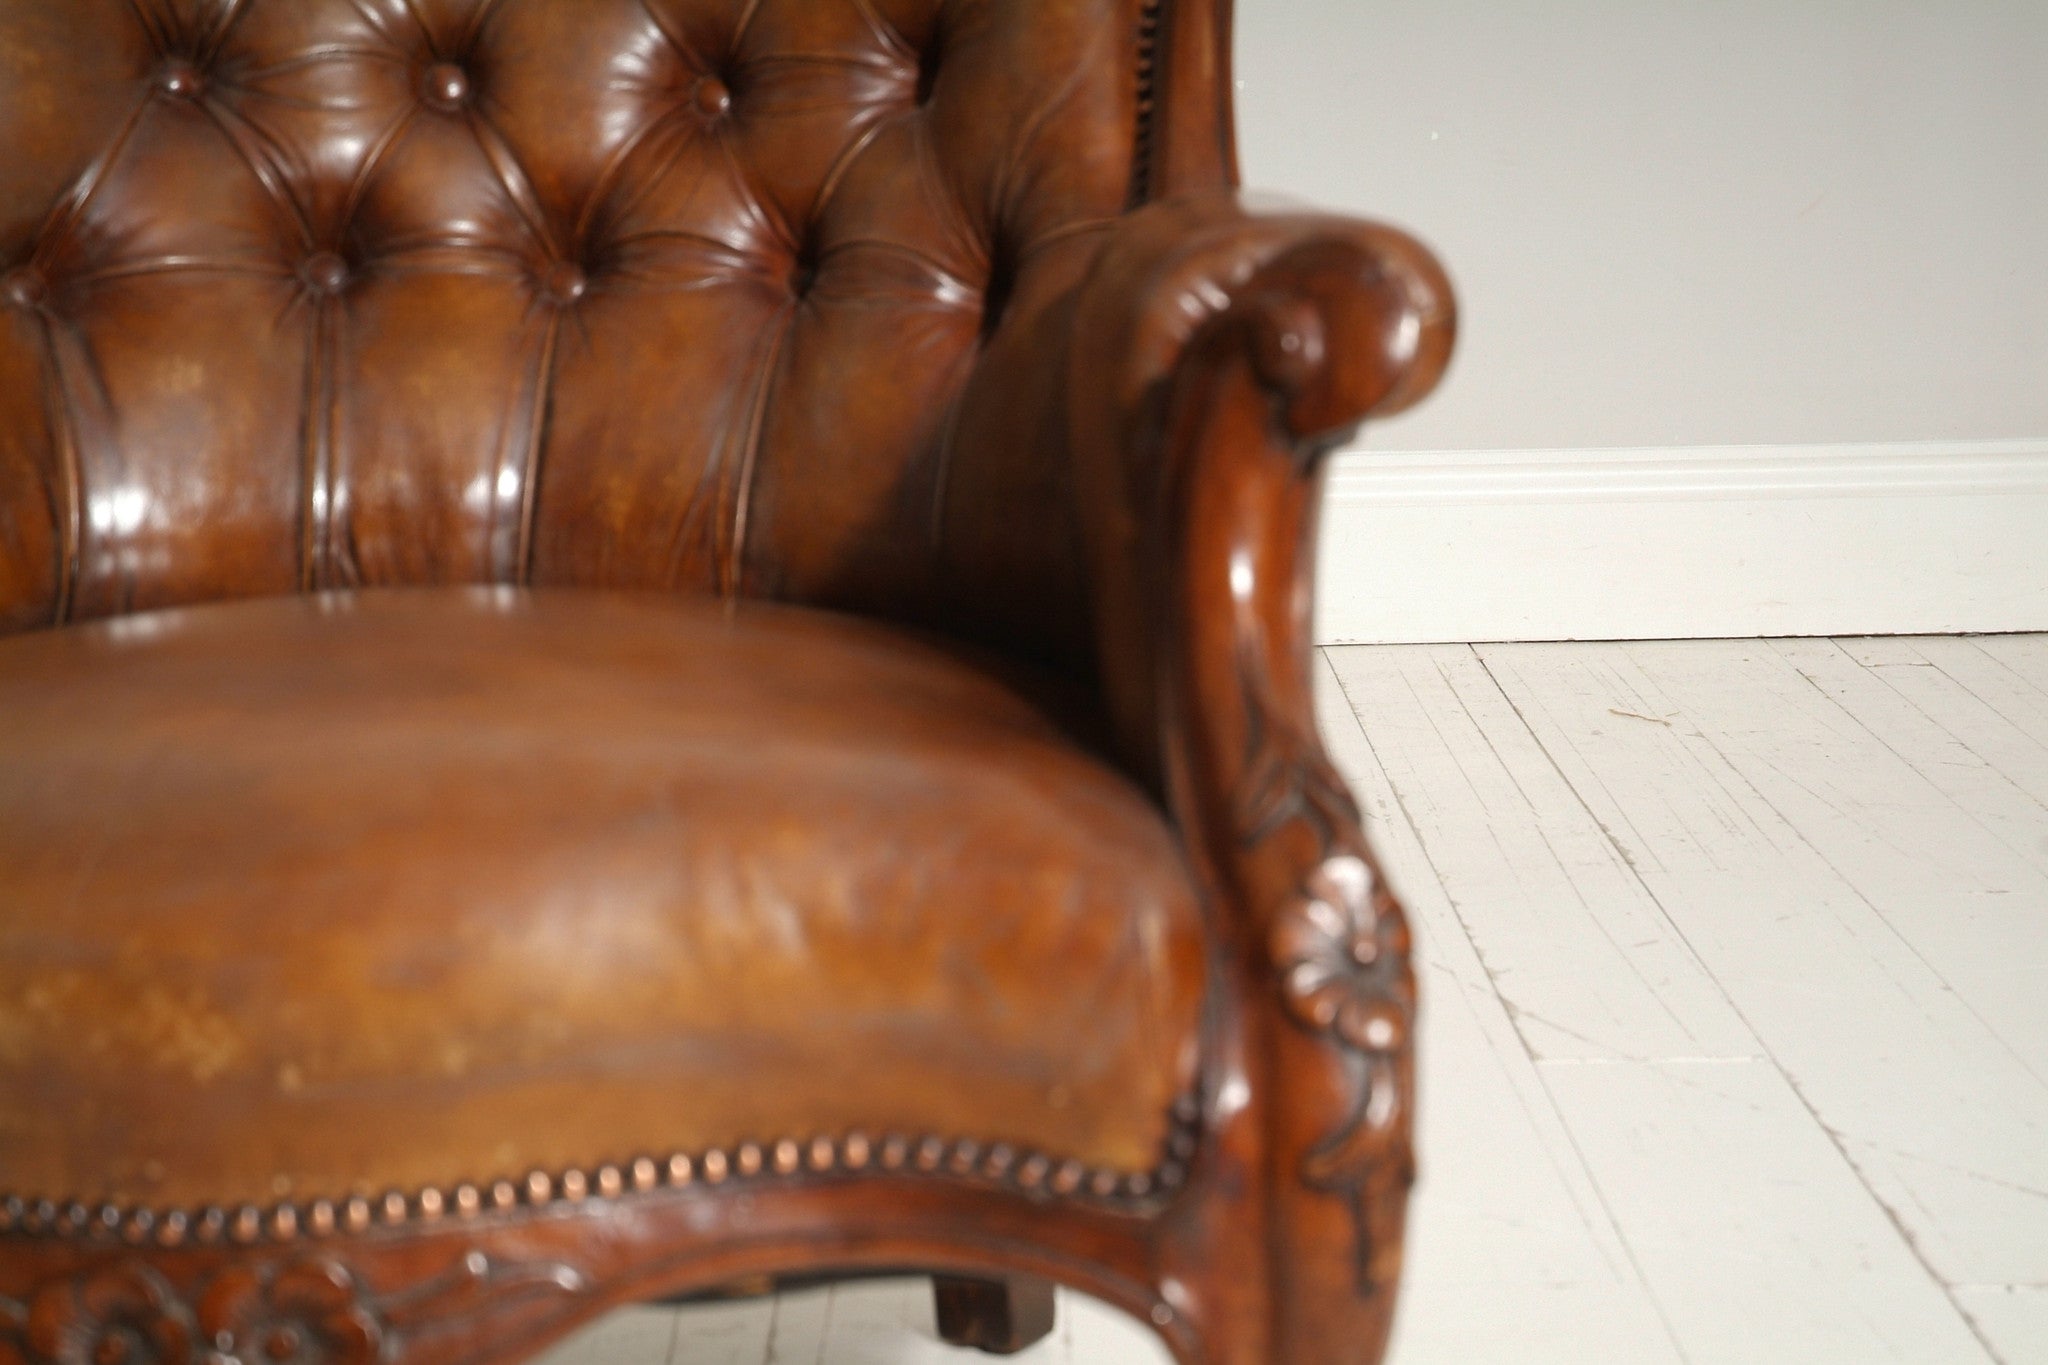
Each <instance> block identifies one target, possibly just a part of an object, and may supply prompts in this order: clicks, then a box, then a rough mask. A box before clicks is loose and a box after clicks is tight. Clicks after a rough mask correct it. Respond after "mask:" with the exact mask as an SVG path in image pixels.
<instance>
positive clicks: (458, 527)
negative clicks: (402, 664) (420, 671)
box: [0, 0, 1140, 652]
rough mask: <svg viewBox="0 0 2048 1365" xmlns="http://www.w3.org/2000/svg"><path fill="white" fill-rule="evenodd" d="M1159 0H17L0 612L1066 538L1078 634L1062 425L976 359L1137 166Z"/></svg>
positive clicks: (938, 586)
mask: <svg viewBox="0 0 2048 1365" xmlns="http://www.w3.org/2000/svg"><path fill="white" fill-rule="evenodd" d="M1137 16H1138V3H1137V0H1029V2H1028V3H1019V2H1018V0H648V2H647V3H644V4H643V3H642V0H574V2H573V3H570V2H568V0H498V2H497V3H491V2H490V0H177V2H176V3H173V2H172V0H65V3H48V2H47V0H0V148H4V151H5V155H4V156H0V628H5V627H6V626H8V625H13V626H16V627H19V626H28V625H37V624H44V623H49V622H61V621H64V620H70V619H78V618H85V617H92V616H100V615H105V614H108V613H112V612H120V611H129V610H136V609H142V608H148V607H153V606H159V605H164V604H170V603H180V602H191V601H198V600H206V599H210V598H216V597H222V596H230V595H247V594H253V593H266V592H270V593H274V592H289V591H292V590H294V589H300V588H321V587H329V586H353V585H380V584H382V585H389V584H422V583H459V582H497V583H523V582H529V581H530V582H533V583H536V584H579V585H608V586H635V587H680V588H693V589H705V588H710V589H715V590H718V591H721V592H726V593H736V592H744V593H748V594H756V595H769V596H777V597H786V598H793V599H797V600H802V601H807V602H812V603H821V604H828V605H838V606H848V607H861V608H867V609H871V610H879V611H885V612H889V613H892V614H896V615H899V616H914V617H919V618H930V617H934V616H936V615H939V614H941V613H942V612H943V611H944V610H945V609H946V604H947V603H948V602H957V601H958V600H959V599H961V598H963V597H965V598H972V599H973V600H975V601H977V602H978V604H979V607H980V613H979V614H980V615H981V616H985V615H986V614H987V613H988V612H989V611H990V610H991V597H990V594H989V592H988V591H987V590H986V589H987V588H988V587H989V586H990V585H991V584H995V583H1014V582H1016V581H1018V580H1019V579H1024V578H1028V579H1030V580H1031V581H1033V582H1034V584H1035V585H1036V589H1037V594H1036V595H1035V600H1033V601H1031V603H1030V604H1029V605H1027V606H1025V607H1024V608H1023V610H1022V611H1021V612H1020V613H1019V616H1020V618H1021V619H1022V620H1024V621H1028V622H1035V624H1034V625H1033V629H1034V631H1035V632H1036V633H1037V634H1038V635H1039V636H1040V637H1043V638H1046V639H1053V638H1055V637H1056V638H1057V639H1059V640H1065V641H1067V642H1072V641H1075V640H1078V639H1080V638H1081V637H1082V636H1083V635H1084V634H1085V629H1086V621H1085V616H1084V614H1083V612H1084V607H1083V604H1082V602H1081V600H1080V598H1079V596H1078V592H1077V588H1076V584H1077V581H1078V574H1077V572H1076V565H1077V561H1078V556H1077V555H1076V554H1075V553H1074V552H1073V550H1074V540H1073V534H1074V533H1073V531H1072V528H1071V520H1070V519H1071V498H1070V497H1068V496H1067V491H1066V490H1067V487H1068V470H1067V467H1066V462H1065V461H1064V460H1063V459H1061V458H1059V457H1058V452H1057V451H1055V450H1050V449H1047V448H1045V447H1043V446H1042V445H1037V444H1035V443H1031V442H1024V441H1018V440H1016V439H1015V438H1014V436H1013V435H1012V434H1011V433H1012V432H1013V430H1014V428H1015V427H1016V426H1017V421H1016V416H1017V415H1016V414H1015V413H1014V412H1012V411H1005V410H1003V409H1002V407H1001V406H1000V405H997V406H996V407H995V408H994V409H993V410H991V408H990V405H989V404H987V403H985V402H978V401H977V400H975V399H974V397H973V396H972V395H969V394H968V393H967V389H968V380H969V376H970V373H971V372H972V371H973V369H974V367H975V364H976V361H977V358H978V357H979V356H980V355H981V354H982V353H983V351H984V349H986V348H990V347H996V348H998V349H1000V346H1001V344H1002V343H1003V341H1004V338H1003V335H1002V334H1003V333H1004V331H1005V326H1006V323H1007V322H1008V321H1009V319H1010V318H1011V317H1013V316H1018V317H1022V318H1025V319H1026V320H1027V321H1026V322H1025V323H1024V324H1022V325H1023V326H1024V327H1028V326H1029V322H1028V319H1029V318H1030V317H1032V316H1034V315H1035V314H1036V313H1037V312H1038V311H1039V310H1041V309H1042V308H1043V307H1045V306H1046V303H1047V301H1048V300H1049V299H1051V298H1053V297H1055V296H1056V295H1057V294H1058V293H1059V291H1060V290H1061V289H1063V288H1064V287H1066V286H1069V285H1071V283H1072V281H1073V279H1074V278H1075V276H1076V275H1077V274H1078V273H1079V272H1080V271H1081V270H1082V269H1083V268H1085V265H1086V263H1087V261H1088V259H1089V258H1090V257H1091V255H1092V246H1093V241H1094V238H1095V234H1096V232H1097V230H1098V229H1099V228H1100V227H1102V226H1103V225H1104V223H1105V221H1106V220H1108V219H1109V218H1111V217H1113V216H1114V215H1115V214H1117V213H1118V212H1119V211H1121V209H1122V208H1123V207H1124V204H1125V200H1126V196H1127V194H1128V193H1129V191H1130V186H1131V179H1132V168H1133V151H1132V145H1131V130H1132V128H1133V126H1134V123H1135V117H1136V116H1135V111H1134V104H1135V101H1136V98H1137V94H1136V89H1135V86H1134V84H1133V81H1132V79H1131V72H1132V70H1133V69H1134V65H1135V61H1136V57H1135V49H1136V46H1137V44H1138V42H1139V28H1140V25H1139V22H1138V17H1137ZM622 400H623V401H622ZM997 509H1000V510H1001V512H1002V515H1001V516H997V515H995V512H996V510H997ZM1014 517H1023V518H1025V519H1026V521H1027V523H1028V524H1030V525H1031V526H1033V527H1034V532H1033V534H1032V535H1030V536H1019V535H1016V534H1014V533H1013V532H1006V527H1009V526H1013V525H1015V522H1014V520H1013V519H1012V518H1014ZM977 589H979V591H977ZM1045 594H1050V596H1051V598H1052V602H1053V605H1052V606H1050V607H1049V606H1048V605H1047V603H1046V601H1045V600H1044V595H1045ZM996 600H1000V599H996ZM954 614H955V615H958V614H959V613H957V612H956V613H954ZM982 629H983V630H984V632H985V633H989V634H999V633H1003V632H1002V631H1001V630H1000V623H998V624H997V625H996V626H994V627H991V626H990V625H989V624H988V623H986V622H984V623H983V625H982ZM1019 643H1020V642H1018V641H1016V640H1012V646H1013V647H1015V646H1016V645H1017V644H1019ZM1022 643H1025V644H1029V643H1030V642H1029V641H1024V642H1022ZM1036 647H1038V648H1040V649H1041V652H1042V651H1043V649H1044V648H1045V647H1046V646H1044V645H1039V646H1036Z"/></svg>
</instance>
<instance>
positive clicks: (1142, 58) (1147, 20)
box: [1130, 0, 1165, 208]
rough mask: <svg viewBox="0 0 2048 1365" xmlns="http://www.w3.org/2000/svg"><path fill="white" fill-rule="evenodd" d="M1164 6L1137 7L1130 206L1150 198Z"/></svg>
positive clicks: (1161, 2) (1147, 1)
mask: <svg viewBox="0 0 2048 1365" xmlns="http://www.w3.org/2000/svg"><path fill="white" fill-rule="evenodd" d="M1164 6H1165V0H1144V3H1143V4H1141V5H1140V6H1139V7H1138V63H1137V72H1138V95H1137V107H1138V126H1137V129H1136V132H1135V135H1134V141H1133V143H1132V146H1131V190H1130V203H1131V207H1133V208H1135V207H1137V206H1138V205H1139V204H1143V203H1146V202H1148V201H1149V200H1150V199H1151V198H1152V145H1153V142H1154V141H1155V136H1154V128H1153V125H1154V123H1155V122H1156V118H1155V115H1156V114H1157V112H1158V106H1159V27H1160V23H1161V21H1162V19H1163V17H1164Z"/></svg>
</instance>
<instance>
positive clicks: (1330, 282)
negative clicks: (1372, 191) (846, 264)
mask: <svg viewBox="0 0 2048 1365" xmlns="http://www.w3.org/2000/svg"><path fill="white" fill-rule="evenodd" d="M1072 326H1073V332H1072V343H1071V346H1070V348H1069V351H1068V359H1069V373H1068V377H1067V378H1068V395H1069V400H1068V420H1069V430H1068V439H1069V444H1070V449H1071V450H1072V453H1073V458H1074V460H1075V462H1076V467H1075V476H1076V480H1077V483H1078V485H1079V491H1080V493H1081V499H1080V501H1081V515H1082V519H1083V523H1084V527H1085V530H1086V538H1087V541H1088V552H1089V559H1090V570H1091V578H1092V593H1093V598H1094V607H1095V625H1096V640H1097V652H1098V657H1099V659H1100V661H1101V667H1102V670H1103V674H1104V677H1103V684H1104V687H1105V690H1106V693H1107V696H1108V700H1109V708H1110V711H1111V714H1112V717H1113V721H1114V725H1115V728H1116V732H1117V734H1118V737H1119V742H1120V744H1121V746H1122V749H1123V752H1124V755H1125V757H1126V759H1127V760H1128V761H1129V762H1130V763H1131V764H1132V765H1133V766H1134V767H1135V768H1136V769H1137V770H1139V771H1140V772H1141V773H1144V774H1145V775H1147V776H1149V777H1151V778H1153V779H1154V780H1155V781H1157V780H1162V779H1163V777H1164V775H1165V767H1166V764H1167V759H1168V757H1169V751H1170V750H1171V749H1172V748H1173V747H1174V745H1175V744H1176V743H1177V742H1178V740H1179V738H1181V737H1179V736H1176V735H1175V734H1173V733H1171V732H1170V731H1169V730H1167V729H1163V728H1162V727H1166V726H1170V725H1172V724H1173V723H1174V722H1173V719H1172V715H1173V713H1174V712H1175V711H1176V710H1177V709H1179V708H1177V707H1175V706H1173V705H1171V704H1170V702H1171V699H1172V694H1173V693H1174V692H1175V691H1176V683H1175V680H1174V679H1173V678H1172V677H1170V676H1163V671H1164V672H1166V673H1170V672H1171V671H1172V670H1173V668H1174V667H1176V666H1178V667H1181V668H1185V666H1186V665H1187V663H1188V661H1187V660H1185V659H1181V660H1179V661H1178V662H1177V663H1176V661H1175V660H1174V659H1172V658H1171V657H1170V655H1172V654H1173V653H1174V652H1175V648H1174V645H1173V639H1174V637H1175V635H1176V634H1177V633H1179V632H1178V626H1179V625H1180V624H1182V621H1181V618H1182V617H1183V616H1184V614H1185V613H1186V612H1188V611H1190V610H1197V609H1199V610H1205V611H1212V612H1213V611H1221V610H1223V609H1224V608H1225V607H1226V605H1227V600H1228V599H1226V600H1219V601H1215V602H1213V603H1209V604H1207V605H1206V606H1203V607H1199V608H1198V607H1197V606H1196V604H1194V603H1193V602H1191V601H1190V599H1189V596H1188V593H1189V591H1190V590H1191V589H1193V588H1194V587H1195V584H1196V582H1198V581H1201V580H1204V579H1206V578H1207V577H1209V576H1211V575H1213V574H1214V573H1215V572H1217V571H1224V572H1225V577H1224V582H1223V586H1224V587H1226V588H1229V589H1230V590H1231V594H1232V596H1235V595H1236V594H1238V593H1239V592H1241V591H1244V590H1248V589H1249V588H1251V587H1252V586H1254V585H1250V584H1247V583H1246V582H1245V581H1244V578H1245V574H1246V572H1248V571H1249V570H1250V569H1251V568H1256V567H1257V566H1258V565H1259V564H1260V563H1262V562H1265V561H1273V562H1274V564H1275V567H1274V568H1273V569H1272V570H1271V571H1269V572H1271V573H1277V574H1279V575H1281V576H1282V577H1283V578H1285V579H1286V580H1288V581H1286V582H1284V583H1279V584H1272V583H1269V584H1267V585H1265V586H1266V588H1267V589H1268V590H1273V589H1278V590H1279V595H1280V598H1281V599H1282V606H1283V610H1281V611H1280V612H1279V614H1278V616H1277V617H1275V616H1274V615H1272V614H1271V613H1267V614H1266V615H1265V616H1264V617H1263V618H1262V619H1259V620H1255V621H1248V622H1246V623H1245V624H1247V625H1248V626H1250V627H1251V628H1252V629H1253V633H1254V635H1255V637H1256V638H1253V639H1249V640H1243V639H1241V640H1235V641H1232V642H1230V651H1231V652H1232V653H1233V654H1236V653H1238V652H1239V651H1240V650H1241V649H1243V648H1245V647H1250V648H1253V649H1255V650H1258V651H1261V652H1263V651H1265V650H1269V649H1270V650H1280V651H1284V652H1292V651H1298V650H1301V649H1305V647H1306V643H1307V641H1306V636H1305V632H1306V630H1307V628H1308V622H1307V611H1306V598H1307V595H1308V591H1309V586H1310V585H1309V573H1310V567H1309V561H1308V559H1307V557H1306V551H1307V549H1308V543H1307V542H1308V537H1309V536H1310V535H1312V533H1313V514H1314V511H1315V506H1314V500H1315V487H1314V486H1315V482H1316V475H1317V474H1318V472H1319V466H1320V464H1321V460H1322V456H1323V455H1324V454H1325V453H1327V452H1328V451H1329V450H1330V449H1332V448H1333V447H1335V446H1337V445H1340V444H1342V443H1343V442H1344V441H1346V440H1347V439H1348V438H1349V437H1350V435H1351V433H1352V432H1353V431H1354V430H1355V429H1356V428H1357V426H1358V425H1359V424H1360V423H1361V422H1363V421H1364V420H1365V419H1366V418H1368V417H1372V416H1376V415H1385V414H1389V413H1394V412H1398V411H1400V410H1401V409H1403V408H1405V407H1408V406H1409V405H1411V404H1413V403H1415V402H1417V401H1419V400H1420V399H1421V398H1423V397H1424V396H1425V395H1427V394H1428V392H1429V391H1430V390H1431V389H1432V388H1433V387H1434V386H1435V385H1436V382H1437V380H1438V379H1439V378H1440V377H1441V375H1442V374H1443V371H1444V367H1445V365H1446V363H1447V362H1448V361H1449V358H1450V354H1451V349H1452V343H1453V340H1454V336H1455V331H1456V322H1455V308H1454V304H1453V301H1452V293H1451V287H1450V282H1449V281H1448V280H1447V279H1446V278H1445V275H1444V272H1443V269H1442V267H1440V266H1439V265H1438V264H1437V262H1436V260H1435V259H1434V258H1433V257H1432V256H1431V255H1430V253H1429V252H1428V250H1427V249H1425V248H1424V247H1423V246H1421V245H1420V244H1419V243H1417V242H1416V241H1415V240H1414V239H1413V238H1411V237H1409V236H1407V235H1406V234H1404V233H1401V232H1399V231H1396V230H1394V229H1392V228H1387V227H1382V226H1378V225H1375V224H1371V223H1363V222H1358V221H1355V220H1351V219H1345V218H1339V217H1332V216H1328V215H1320V214H1310V213H1297V212H1283V213H1259V212H1254V211H1252V210H1250V209H1248V208H1247V207H1246V206H1245V204H1244V203H1243V202H1242V201H1241V200H1240V199H1239V198H1238V197H1237V196H1235V195H1215V196H1205V197H1201V198H1192V199H1181V200H1172V201H1167V202H1164V203H1160V204H1157V205H1153V206H1151V207H1149V208H1146V209H1144V210H1142V211H1140V212H1138V213H1136V214H1133V215H1131V216H1130V217H1128V218H1126V219H1124V220H1122V221H1121V222H1120V223H1118V224H1117V226H1116V228H1115V229H1114V231H1113V232H1112V234H1111V236H1110V238H1109V240H1108V241H1107V242H1106V243H1105V244H1104V245H1103V247H1102V249H1101V251H1100V253H1099V254H1098V255H1097V257H1096V259H1095V263H1094V266H1093V268H1092V270H1091V271H1090V273H1089V275H1088V278H1087V280H1086V282H1085V283H1084V285H1083V286H1082V289H1081V291H1080V294H1079V298H1078V301H1077V304H1076V308H1075V313H1074V317H1073V324H1072ZM1204 485H1207V486H1208V490H1209V492H1210V494H1212V495H1213V494H1214V493H1215V492H1216V491H1217V490H1220V489H1223V488H1228V489H1230V490H1233V496H1234V497H1236V498H1241V499H1248V500H1250V501H1251V502H1252V503H1253V504H1255V505H1254V506H1246V507H1240V508H1239V509H1238V511H1239V512H1240V514H1241V515H1240V516H1238V517H1237V518H1235V520H1236V521H1237V522H1239V523H1240V524H1241V529H1242V532H1243V535H1244V536H1245V537H1247V538H1248V539H1246V540H1244V541H1243V542H1242V543H1232V542H1231V541H1230V539H1229V537H1223V538H1221V539H1219V538H1218V535H1217V531H1218V530H1219V529H1220V528H1214V527H1201V526H1197V525H1195V524H1194V520H1193V518H1194V515H1195V508H1196V506H1197V505H1198V504H1199V503H1200V502H1201V501H1202V500H1203V493H1202V487H1203V486H1204ZM1304 495H1306V496H1307V501H1308V504H1309V505H1307V506H1306V507H1300V506H1296V505H1295V504H1297V503H1298V502H1300V501H1301V500H1302V498H1303V496H1304ZM1204 555H1207V556H1209V557H1210V558H1211V559H1212V560H1214V561H1215V562H1212V563H1208V564H1206V565H1205V564H1203V563H1201V562H1199V557H1201V556H1204ZM1191 557H1192V558H1191ZM1226 561H1228V562H1227V563H1226ZM1233 566H1234V567H1233ZM1231 573H1235V575H1236V582H1235V583H1234V584H1233V583H1232V582H1231V580H1230V574H1231ZM1227 614H1228V615H1229V616H1230V617H1231V619H1233V620H1236V619H1237V618H1238V617H1240V616H1241V615H1242V612H1241V611H1238V610H1231V611H1229V612H1228V613H1227ZM1182 643H1183V644H1186V643H1187V642H1186V641H1183V642H1182ZM1184 700H1188V701H1192V700H1193V699H1192V698H1185V699H1184Z"/></svg>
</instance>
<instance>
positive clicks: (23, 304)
mask: <svg viewBox="0 0 2048 1365" xmlns="http://www.w3.org/2000/svg"><path fill="white" fill-rule="evenodd" d="M48 293H49V286H48V285H46V284H45V283H44V281H43V275H42V272H41V271H39V270H37V269H36V268H35V267H34V266H29V265H25V266H23V267H21V269H19V270H14V271H10V272H8V274H7V275H6V276H5V277H0V298H4V299H6V300H7V302H8V303H10V304H12V305H13V306H14V307H16V308H23V309H29V310H34V309H36V308H39V307H41V306H42V302H43V299H44V297H45V296H47V294H48Z"/></svg>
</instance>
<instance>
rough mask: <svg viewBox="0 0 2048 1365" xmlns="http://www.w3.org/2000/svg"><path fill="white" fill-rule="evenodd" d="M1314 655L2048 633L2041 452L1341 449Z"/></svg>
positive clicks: (1982, 446)
mask: <svg viewBox="0 0 2048 1365" xmlns="http://www.w3.org/2000/svg"><path fill="white" fill-rule="evenodd" d="M1325 509H1326V510H1325V514H1324V522H1323V539H1322V555H1321V579H1320V585H1319V586H1320V602H1319V606H1318V611H1317V635H1318V638H1319V639H1320V640H1321V641H1322V642H1324V643H1328V644H1337V643H1362V642H1372V643H1391V642H1414V643H1421V642H1442V641H1462V640H1588V639H1684V638H1692V637H1707V636H1751V635H1850V634H1932V633H1948V632H1977V631H1987V632H1988V631H2016V630H2048V439H2042V440H2026V441H1974V442H1927V443H1910V444H1893V445H1792V446H1712V447H1708V446H1696V447H1667V448H1651V449H1637V450H1494V451H1411V452H1356V453H1352V454H1347V455H1343V456H1340V457H1338V460H1337V463H1336V465H1335V467H1334V468H1333V469H1332V471H1331V475H1330V485H1329V496H1328V499H1327V502H1326V504H1325Z"/></svg>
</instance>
